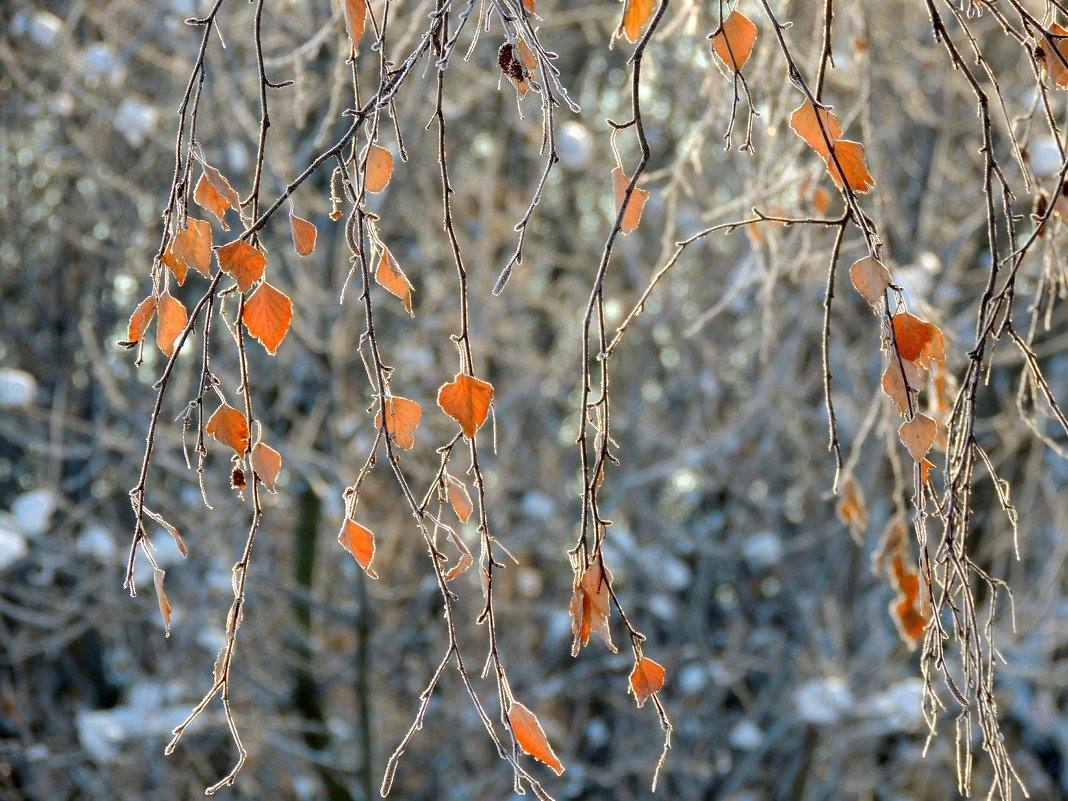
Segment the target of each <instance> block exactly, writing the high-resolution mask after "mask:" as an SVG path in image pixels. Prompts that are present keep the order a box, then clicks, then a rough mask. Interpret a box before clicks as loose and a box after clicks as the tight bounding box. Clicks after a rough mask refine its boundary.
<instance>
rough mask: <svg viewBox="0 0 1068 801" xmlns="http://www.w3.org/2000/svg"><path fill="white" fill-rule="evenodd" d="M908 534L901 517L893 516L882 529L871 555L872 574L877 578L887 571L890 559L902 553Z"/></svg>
mask: <svg viewBox="0 0 1068 801" xmlns="http://www.w3.org/2000/svg"><path fill="white" fill-rule="evenodd" d="M908 533H909V529H908V526H907V525H906V523H905V519H904V518H903V517H901V516H900V515H895V516H894V517H892V518H890V521H889V522H888V523H887V524H886V528H884V529H883V533H882V534H880V535H879V542H878V543H877V544H876V546H875V550H874V551H873V552H872V555H871V570H872V573H874V574H875V575H877V576H878V575H879V573H880V572H881V571H882V570H884V569H887V565H888V562H889V561H890V559H891V558H893V557H895V556H897V555H898V554H900V553H902V552H903V551H904V549H905V547H906V545H905V538H906V537H907V536H908ZM891 575H892V574H891Z"/></svg>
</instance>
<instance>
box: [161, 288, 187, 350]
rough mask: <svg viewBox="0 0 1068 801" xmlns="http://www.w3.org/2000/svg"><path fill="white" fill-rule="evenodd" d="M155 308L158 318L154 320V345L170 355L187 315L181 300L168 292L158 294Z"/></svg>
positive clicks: (182, 329)
mask: <svg viewBox="0 0 1068 801" xmlns="http://www.w3.org/2000/svg"><path fill="white" fill-rule="evenodd" d="M157 309H158V311H159V319H158V320H157V321H156V345H158V346H159V349H160V350H161V351H163V352H164V353H165V354H167V355H168V356H170V355H172V354H173V353H174V340H176V339H177V338H178V337H179V336H180V335H181V333H182V331H184V330H185V324H186V323H187V322H189V315H188V314H186V311H185V306H183V305H182V302H181V301H180V300H177V299H175V298H172V297H171V293H170V292H164V293H163V294H162V295H160V296H159V301H158V305H157Z"/></svg>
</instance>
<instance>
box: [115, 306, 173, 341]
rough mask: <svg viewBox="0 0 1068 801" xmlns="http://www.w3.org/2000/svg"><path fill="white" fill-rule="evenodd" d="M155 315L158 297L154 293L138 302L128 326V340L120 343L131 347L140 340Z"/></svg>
mask: <svg viewBox="0 0 1068 801" xmlns="http://www.w3.org/2000/svg"><path fill="white" fill-rule="evenodd" d="M155 316H156V298H155V296H153V295H149V296H148V297H147V298H145V299H144V300H142V301H141V302H140V303H139V304H137V308H136V309H134V310H133V314H131V315H130V324H129V326H127V328H126V341H125V342H122V343H120V344H121V345H123V346H124V347H128V348H130V347H133V346H134V345H136V344H137V343H138V342H140V341H141V337H143V336H144V335H145V331H147V330H148V326H149V324H150V323H151V322H152V318H153V317H155ZM172 341H173V340H172Z"/></svg>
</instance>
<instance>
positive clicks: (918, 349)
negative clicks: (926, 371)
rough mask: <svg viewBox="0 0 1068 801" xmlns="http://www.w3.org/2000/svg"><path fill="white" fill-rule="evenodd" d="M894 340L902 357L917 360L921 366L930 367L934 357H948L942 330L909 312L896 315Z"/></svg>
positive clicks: (938, 359) (938, 358)
mask: <svg viewBox="0 0 1068 801" xmlns="http://www.w3.org/2000/svg"><path fill="white" fill-rule="evenodd" d="M894 341H895V342H896V343H897V352H898V353H899V354H901V358H902V359H905V360H906V361H910V362H916V364H917V365H918V366H920V367H930V366H931V360H932V359H935V360H937V361H943V360H944V359H945V358H946V349H945V344H944V342H943V339H942V330H941V329H940V328H939V327H938V326H937V325H935V324H934V323H928V322H925V321H924V320H921V319H920V318H919V317H915V316H913V315H911V314H909V313H908V312H899V313H898V314H895V315H894Z"/></svg>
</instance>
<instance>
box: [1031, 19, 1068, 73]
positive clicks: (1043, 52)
mask: <svg viewBox="0 0 1068 801" xmlns="http://www.w3.org/2000/svg"><path fill="white" fill-rule="evenodd" d="M1049 30H1050V33H1051V34H1052V35H1053V36H1052V39H1053V45H1052V47H1051V46H1050V43H1049V41H1048V40H1047V39H1046V38H1045V37H1043V36H1040V37H1039V39H1038V44H1037V45H1036V47H1035V58H1036V59H1038V61H1039V62H1040V63H1041V64H1042V66H1043V68H1045V70H1046V74H1047V75H1049V78H1050V80H1051V81H1052V82H1053V85H1054V86H1056V87H1058V88H1060V89H1064V88H1066V87H1068V69H1065V67H1064V63H1065V62H1066V61H1068V39H1065V38H1061V37H1064V36H1066V35H1068V31H1066V30H1065V29H1064V28H1062V27H1061V26H1060V25H1058V24H1057V23H1053V24H1052V25H1051V26H1050V29H1049ZM1058 53H1060V55H1059V56H1058Z"/></svg>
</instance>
